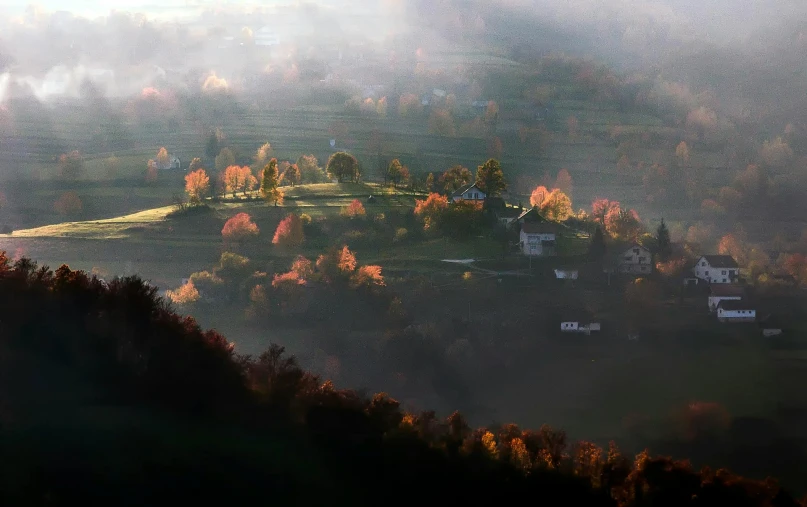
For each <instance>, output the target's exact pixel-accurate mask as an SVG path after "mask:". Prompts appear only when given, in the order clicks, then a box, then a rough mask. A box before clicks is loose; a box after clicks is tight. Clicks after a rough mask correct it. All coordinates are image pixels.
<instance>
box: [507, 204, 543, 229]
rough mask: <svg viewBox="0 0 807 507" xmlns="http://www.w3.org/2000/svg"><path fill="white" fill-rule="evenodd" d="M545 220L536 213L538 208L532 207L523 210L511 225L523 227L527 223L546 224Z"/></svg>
mask: <svg viewBox="0 0 807 507" xmlns="http://www.w3.org/2000/svg"><path fill="white" fill-rule="evenodd" d="M546 221H547V220H546V218H544V217H543V216H542V215H541V213H540V212H539V211H538V208H536V207H532V208H527V209H525V210H523V211H522V212H521V213H520V214H519V215H518V216H517V217H516V218H515V220H513V223H515V224H518V225H523V224H526V223H529V222H534V223H543V222H546Z"/></svg>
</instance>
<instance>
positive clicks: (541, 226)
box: [521, 222, 560, 234]
mask: <svg viewBox="0 0 807 507" xmlns="http://www.w3.org/2000/svg"><path fill="white" fill-rule="evenodd" d="M559 229H560V227H558V225H557V224H553V223H552V222H526V223H524V225H522V226H521V231H522V232H524V234H557V233H558V231H559Z"/></svg>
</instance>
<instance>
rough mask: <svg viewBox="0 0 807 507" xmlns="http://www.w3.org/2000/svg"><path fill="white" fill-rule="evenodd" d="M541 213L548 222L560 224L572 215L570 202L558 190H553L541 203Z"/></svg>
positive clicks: (567, 197) (566, 196)
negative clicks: (552, 221) (553, 221)
mask: <svg viewBox="0 0 807 507" xmlns="http://www.w3.org/2000/svg"><path fill="white" fill-rule="evenodd" d="M541 213H542V214H543V215H544V216H545V217H546V218H548V219H550V220H555V221H557V222H562V221H564V220H566V219H567V218H569V217H570V216H572V214H573V213H572V200H571V199H569V196H568V195H566V194H565V193H563V192H561V190H560V189H558V188H555V189H553V190H552V191H551V192H550V193H549V195H547V196H546V199H544V202H542V203H541Z"/></svg>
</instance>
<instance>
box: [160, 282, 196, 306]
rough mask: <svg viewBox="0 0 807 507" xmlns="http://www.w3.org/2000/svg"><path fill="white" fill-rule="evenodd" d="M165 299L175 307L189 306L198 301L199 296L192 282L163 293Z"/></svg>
mask: <svg viewBox="0 0 807 507" xmlns="http://www.w3.org/2000/svg"><path fill="white" fill-rule="evenodd" d="M165 297H166V298H168V300H169V301H171V302H172V303H174V304H175V305H190V304H193V303H195V302H197V301H199V297H200V295H199V291H198V290H197V289H196V287H195V286H194V285H193V282H188V283H186V284H184V285H183V286H182V287H180V288H178V289H177V290H167V291H165Z"/></svg>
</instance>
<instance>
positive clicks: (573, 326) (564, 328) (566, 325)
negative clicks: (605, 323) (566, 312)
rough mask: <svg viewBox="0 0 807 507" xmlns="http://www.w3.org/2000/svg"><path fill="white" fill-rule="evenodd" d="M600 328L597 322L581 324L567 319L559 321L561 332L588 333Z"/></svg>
mask: <svg viewBox="0 0 807 507" xmlns="http://www.w3.org/2000/svg"><path fill="white" fill-rule="evenodd" d="M600 330H601V326H600V323H599V322H592V323H590V324H581V323H580V322H574V321H567V322H561V323H560V331H561V332H562V333H580V334H586V335H590V334H591V333H592V332H598V331H600Z"/></svg>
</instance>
